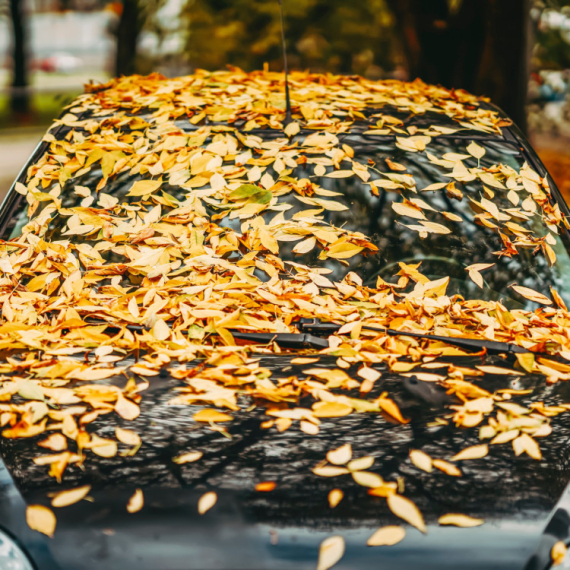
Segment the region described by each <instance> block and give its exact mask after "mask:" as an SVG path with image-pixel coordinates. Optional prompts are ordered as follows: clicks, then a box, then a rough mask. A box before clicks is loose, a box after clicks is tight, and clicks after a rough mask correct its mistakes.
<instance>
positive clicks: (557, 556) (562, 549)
mask: <svg viewBox="0 0 570 570" xmlns="http://www.w3.org/2000/svg"><path fill="white" fill-rule="evenodd" d="M567 551H568V547H567V546H566V544H564V541H563V540H559V541H558V542H556V543H555V544H554V546H553V547H552V549H551V550H550V557H551V558H552V566H559V565H560V564H562V562H564V558H566V552H567Z"/></svg>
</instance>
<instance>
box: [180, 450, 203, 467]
mask: <svg viewBox="0 0 570 570" xmlns="http://www.w3.org/2000/svg"><path fill="white" fill-rule="evenodd" d="M202 455H204V454H203V453H202V452H201V451H188V452H186V453H183V454H182V455H178V456H177V457H175V458H174V459H173V460H172V461H174V463H178V465H182V464H184V463H193V462H194V461H198V460H199V459H201V458H202Z"/></svg>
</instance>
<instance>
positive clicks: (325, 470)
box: [313, 465, 350, 477]
mask: <svg viewBox="0 0 570 570" xmlns="http://www.w3.org/2000/svg"><path fill="white" fill-rule="evenodd" d="M313 473H314V474H315V475H318V476H319V477H338V476H339V475H346V474H348V473H350V471H349V470H348V469H347V468H346V467H334V466H332V465H317V466H316V467H314V468H313Z"/></svg>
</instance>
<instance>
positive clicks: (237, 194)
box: [228, 184, 264, 202]
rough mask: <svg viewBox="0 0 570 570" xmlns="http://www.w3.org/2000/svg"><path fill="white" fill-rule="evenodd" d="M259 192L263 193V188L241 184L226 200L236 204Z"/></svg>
mask: <svg viewBox="0 0 570 570" xmlns="http://www.w3.org/2000/svg"><path fill="white" fill-rule="evenodd" d="M260 192H264V190H263V188H260V187H259V186H256V185H255V184H242V185H241V186H240V187H239V188H236V189H235V190H234V191H233V192H231V193H230V195H229V196H228V199H229V200H231V201H232V202H237V201H238V200H245V199H246V198H250V197H251V196H255V194H259V193H260Z"/></svg>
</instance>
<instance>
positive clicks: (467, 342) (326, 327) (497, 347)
mask: <svg viewBox="0 0 570 570" xmlns="http://www.w3.org/2000/svg"><path fill="white" fill-rule="evenodd" d="M295 324H296V325H297V328H298V329H299V330H301V331H303V332H311V333H315V334H319V333H320V334H332V333H334V332H336V331H338V330H339V329H340V327H341V325H337V324H336V323H327V322H324V323H323V322H321V321H320V320H319V319H300V320H299V321H297V322H296V323H295ZM362 328H363V329H366V330H371V331H377V332H381V333H385V334H388V335H390V336H408V337H412V338H420V339H426V340H435V341H439V342H445V343H447V344H450V345H452V346H457V347H458V348H464V349H467V350H474V351H478V350H483V349H485V350H486V351H487V353H488V354H503V353H506V354H527V353H530V352H531V351H530V350H526V349H525V348H522V347H520V346H518V345H516V344H513V343H510V342H500V341H496V340H486V339H478V338H458V337H453V336H440V335H435V334H428V333H416V332H409V331H399V330H395V329H389V328H378V327H372V326H370V325H362Z"/></svg>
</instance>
